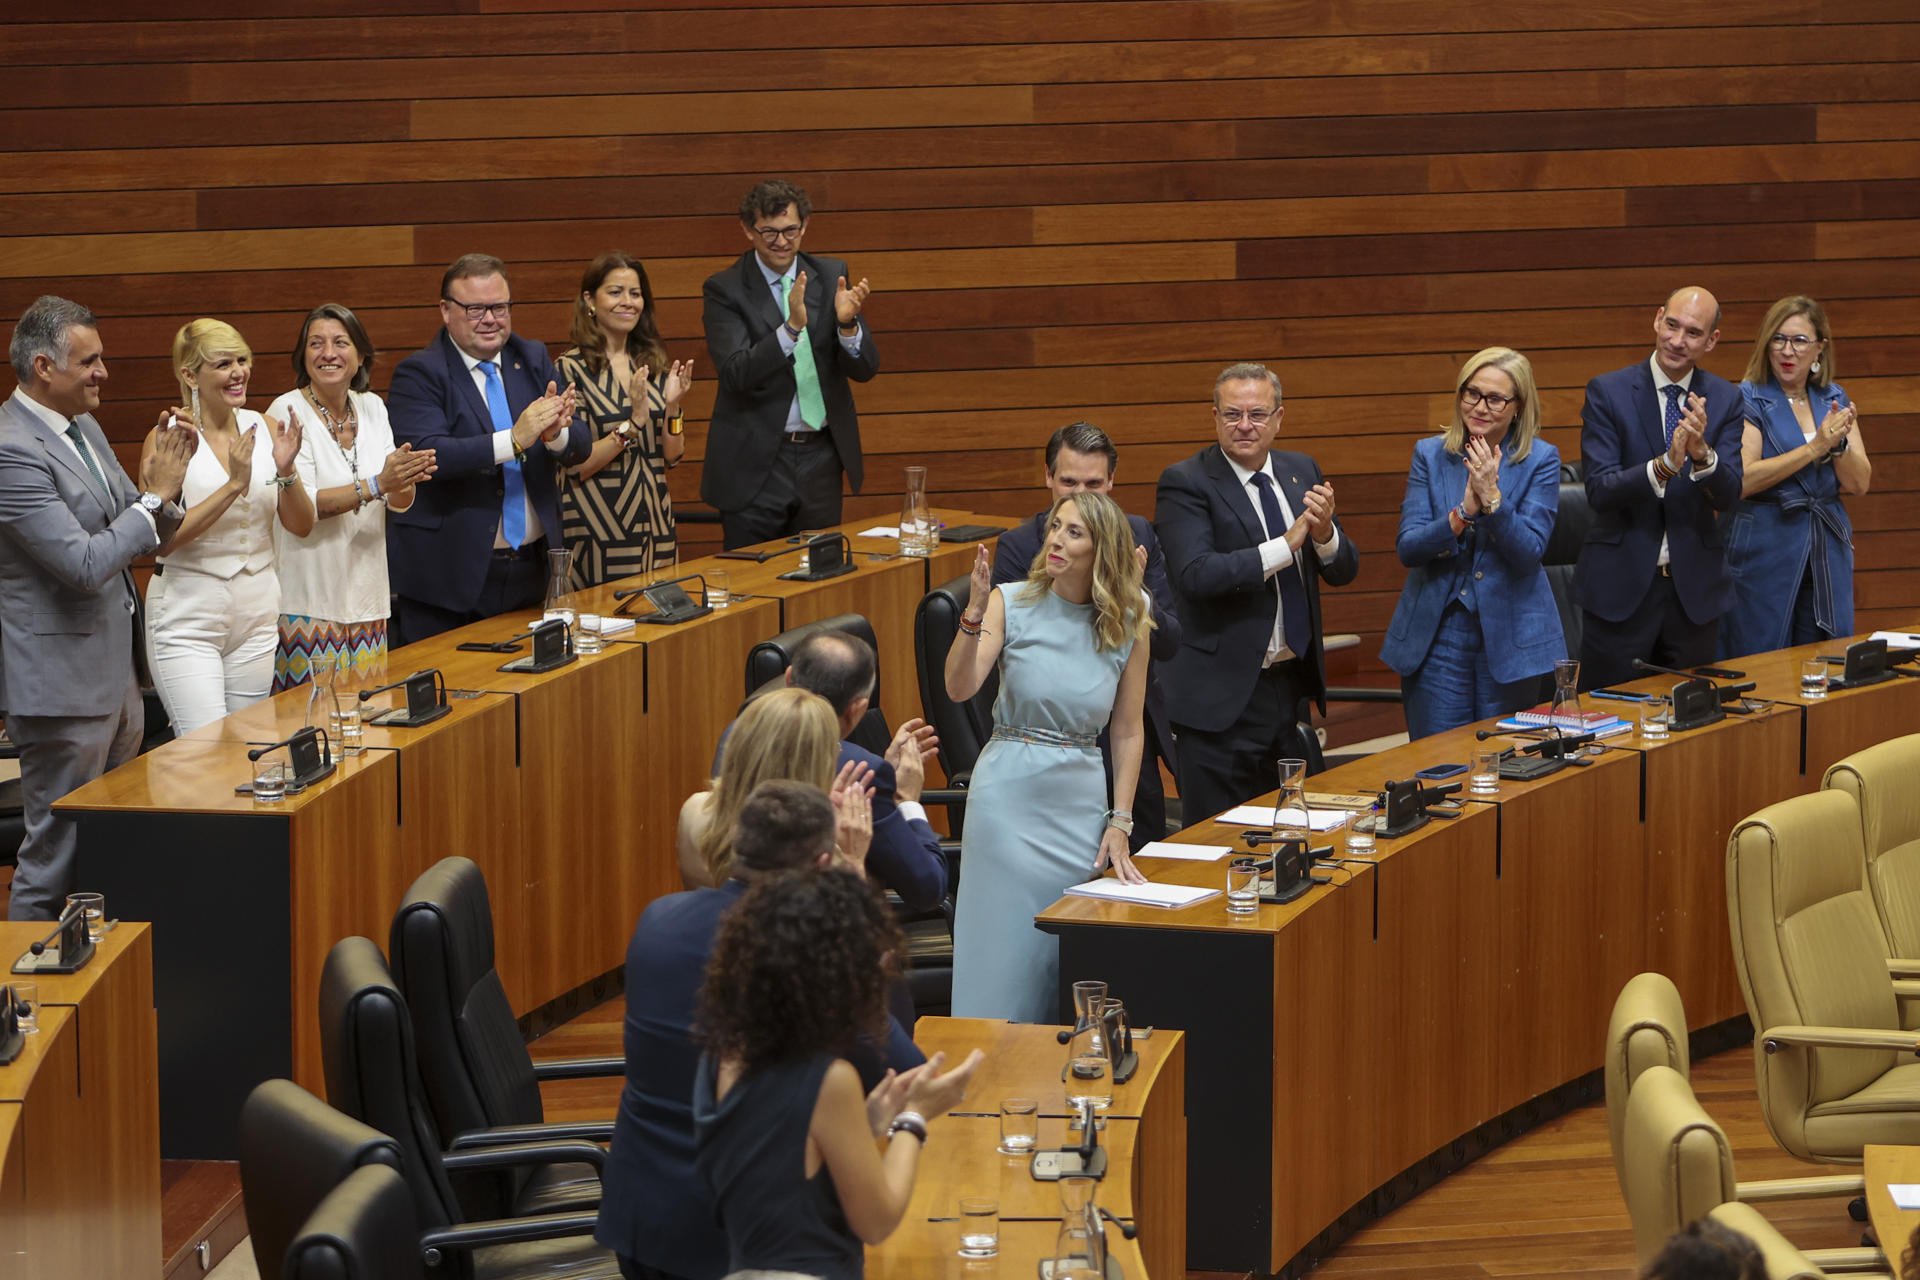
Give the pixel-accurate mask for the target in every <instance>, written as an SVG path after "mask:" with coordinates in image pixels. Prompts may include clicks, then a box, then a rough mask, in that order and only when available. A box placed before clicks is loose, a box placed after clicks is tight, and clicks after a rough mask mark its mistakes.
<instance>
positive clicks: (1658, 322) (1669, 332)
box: [1653, 284, 1720, 382]
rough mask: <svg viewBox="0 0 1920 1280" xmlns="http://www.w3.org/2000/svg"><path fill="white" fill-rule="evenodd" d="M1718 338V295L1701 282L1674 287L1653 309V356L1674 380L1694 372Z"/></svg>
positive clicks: (1676, 380)
mask: <svg viewBox="0 0 1920 1280" xmlns="http://www.w3.org/2000/svg"><path fill="white" fill-rule="evenodd" d="M1718 341H1720V302H1719V299H1717V298H1715V297H1714V296H1713V295H1712V294H1710V293H1708V292H1707V291H1706V290H1705V289H1702V288H1701V287H1700V286H1698V285H1691V284H1690V285H1687V286H1685V287H1684V288H1680V289H1675V290H1674V291H1673V292H1672V293H1671V294H1669V295H1667V300H1666V302H1665V303H1663V304H1662V305H1661V307H1660V309H1659V310H1658V311H1656V312H1654V313H1653V358H1654V359H1655V360H1657V361H1658V362H1659V364H1660V368H1661V370H1662V371H1663V372H1664V373H1665V374H1666V375H1667V376H1668V377H1669V378H1672V379H1673V380H1674V381H1675V382H1679V381H1681V380H1683V379H1684V378H1686V376H1687V375H1688V374H1690V373H1692V372H1693V368H1694V366H1695V365H1696V364H1698V363H1699V362H1700V357H1702V356H1704V355H1706V354H1707V352H1709V351H1711V350H1713V345H1714V343H1716V342H1718Z"/></svg>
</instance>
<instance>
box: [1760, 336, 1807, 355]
mask: <svg viewBox="0 0 1920 1280" xmlns="http://www.w3.org/2000/svg"><path fill="white" fill-rule="evenodd" d="M1818 341H1820V339H1818V338H1811V337H1808V336H1807V335H1806V334H1804V333H1776V334H1774V335H1773V336H1772V337H1771V338H1768V339H1767V345H1768V346H1770V347H1772V348H1773V349H1774V350H1775V351H1785V350H1786V349H1787V348H1789V347H1791V348H1793V352H1794V354H1795V355H1798V354H1800V353H1801V352H1802V351H1805V350H1806V349H1807V348H1808V347H1810V346H1812V345H1813V344H1814V343H1816V342H1818Z"/></svg>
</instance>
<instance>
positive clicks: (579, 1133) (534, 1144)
mask: <svg viewBox="0 0 1920 1280" xmlns="http://www.w3.org/2000/svg"><path fill="white" fill-rule="evenodd" d="M612 1140H613V1121H611V1120H592V1121H585V1122H581V1123H574V1124H503V1125H496V1126H495V1127H493V1128H491V1129H469V1130H468V1131H467V1132H465V1133H459V1134H455V1135H454V1138H453V1141H452V1142H451V1143H449V1144H448V1145H447V1156H446V1159H447V1160H448V1161H449V1162H451V1161H452V1160H453V1158H454V1153H456V1152H474V1153H485V1152H491V1151H506V1152H515V1151H519V1152H527V1151H537V1150H546V1149H547V1148H550V1147H551V1148H558V1147H565V1148H566V1149H567V1150H568V1151H569V1152H572V1154H571V1155H557V1156H552V1157H549V1158H546V1159H535V1158H533V1157H530V1156H529V1157H526V1158H524V1159H522V1160H521V1161H520V1163H522V1164H555V1163H558V1162H559V1161H561V1160H584V1161H586V1162H587V1163H588V1164H591V1165H592V1166H593V1167H594V1168H596V1169H598V1168H601V1167H603V1166H605V1164H606V1162H607V1152H606V1148H604V1147H602V1146H601V1145H600V1144H601V1143H602V1142H611V1141H612ZM506 1163H508V1164H512V1163H514V1162H513V1161H512V1160H511V1159H509V1160H508V1161H506ZM448 1167H452V1166H451V1164H449V1166H448Z"/></svg>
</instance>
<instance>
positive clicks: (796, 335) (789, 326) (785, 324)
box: [780, 320, 806, 342]
mask: <svg viewBox="0 0 1920 1280" xmlns="http://www.w3.org/2000/svg"><path fill="white" fill-rule="evenodd" d="M780 327H781V328H783V329H785V330H786V331H787V336H788V337H789V338H792V339H793V340H794V341H795V342H798V341H800V335H801V334H803V333H805V332H806V329H805V328H800V329H796V328H794V327H793V322H792V321H790V320H785V321H782V322H781V326H780Z"/></svg>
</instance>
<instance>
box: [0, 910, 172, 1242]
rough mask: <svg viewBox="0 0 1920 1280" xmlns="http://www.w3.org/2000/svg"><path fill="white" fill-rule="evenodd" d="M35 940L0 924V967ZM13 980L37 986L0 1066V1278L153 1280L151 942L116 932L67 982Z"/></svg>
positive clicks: (155, 1160) (40, 929) (156, 1160)
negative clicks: (18, 1044)
mask: <svg viewBox="0 0 1920 1280" xmlns="http://www.w3.org/2000/svg"><path fill="white" fill-rule="evenodd" d="M108 905H109V906H110V907H111V906H112V905H113V904H112V902H111V901H109V902H108ZM46 931H47V930H46V927H45V926H42V925H39V924H20V923H0V960H4V963H5V965H6V966H7V967H8V968H10V967H11V966H12V964H13V961H14V959H15V958H16V957H17V956H18V955H19V954H20V953H21V952H22V951H24V950H26V948H27V946H28V944H29V943H31V942H33V941H35V940H37V939H38V938H40V937H42V936H43V935H44V934H45V933H46ZM14 976H15V975H12V974H6V975H5V976H4V977H0V982H4V981H8V980H11V979H12V978H13V977H14ZM19 978H20V980H21V981H28V982H37V983H38V984H39V986H40V1001H41V1005H40V1030H39V1032H38V1033H37V1034H35V1035H32V1036H29V1037H27V1048H26V1051H25V1052H24V1053H23V1054H22V1055H21V1057H20V1058H18V1059H17V1060H15V1061H14V1062H13V1063H12V1064H11V1065H9V1066H5V1067H0V1274H4V1275H7V1276H9V1277H13V1276H24V1277H29V1278H33V1277H40V1276H45V1277H48V1278H49V1280H52V1278H53V1277H61V1278H62V1280H64V1278H66V1277H75V1276H115V1277H118V1276H128V1277H139V1276H148V1277H151V1276H157V1275H159V1273H160V1265H161V1257H160V1127H159V1097H158V1092H157V1089H156V1085H155V1072H154V1063H155V1025H154V1012H153V948H152V933H151V931H150V930H149V928H148V926H146V925H144V924H133V923H122V924H121V925H120V926H119V927H118V928H117V929H115V930H114V931H113V932H111V933H109V934H108V935H107V936H106V937H105V938H103V939H102V940H101V942H100V945H99V948H98V950H97V951H96V952H95V955H94V958H93V960H92V961H91V962H90V963H89V964H88V965H87V967H86V968H85V969H82V970H81V971H80V972H79V973H76V974H66V975H53V974H42V975H37V976H26V975H19ZM8 1226H11V1228H12V1229H4V1228H6V1227H8Z"/></svg>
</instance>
